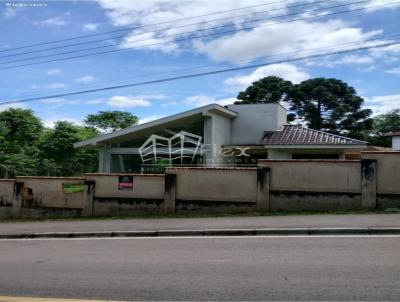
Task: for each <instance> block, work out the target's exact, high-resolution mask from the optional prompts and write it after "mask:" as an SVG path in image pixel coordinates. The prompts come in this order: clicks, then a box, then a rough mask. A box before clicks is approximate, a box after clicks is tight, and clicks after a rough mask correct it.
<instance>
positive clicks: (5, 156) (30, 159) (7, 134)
mask: <svg viewBox="0 0 400 302" xmlns="http://www.w3.org/2000/svg"><path fill="white" fill-rule="evenodd" d="M42 131H43V126H42V123H41V121H40V119H38V118H37V117H36V116H34V114H33V112H32V111H31V110H25V109H14V108H11V109H8V110H5V111H2V112H0V142H1V144H0V163H1V165H2V168H1V169H0V170H1V171H0V172H1V173H0V175H3V176H4V175H5V170H7V172H8V176H9V177H14V176H16V175H35V173H36V170H37V166H38V161H37V158H38V143H39V140H40V136H41V134H42Z"/></svg>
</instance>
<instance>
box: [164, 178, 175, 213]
mask: <svg viewBox="0 0 400 302" xmlns="http://www.w3.org/2000/svg"><path fill="white" fill-rule="evenodd" d="M175 197H176V174H165V193H164V211H165V212H166V213H175Z"/></svg>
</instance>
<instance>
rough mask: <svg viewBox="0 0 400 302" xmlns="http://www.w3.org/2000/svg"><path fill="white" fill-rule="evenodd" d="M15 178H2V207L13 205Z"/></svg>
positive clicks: (0, 202)
mask: <svg viewBox="0 0 400 302" xmlns="http://www.w3.org/2000/svg"><path fill="white" fill-rule="evenodd" d="M14 184H15V179H0V207H7V206H10V207H11V206H12V203H13V200H14Z"/></svg>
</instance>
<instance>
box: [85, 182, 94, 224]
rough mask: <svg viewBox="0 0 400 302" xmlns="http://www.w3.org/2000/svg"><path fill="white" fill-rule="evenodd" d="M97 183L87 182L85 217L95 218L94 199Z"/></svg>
mask: <svg viewBox="0 0 400 302" xmlns="http://www.w3.org/2000/svg"><path fill="white" fill-rule="evenodd" d="M95 185H96V182H95V181H94V180H86V181H85V187H86V190H85V192H86V206H85V208H84V209H83V213H82V214H83V216H86V217H93V198H94V190H95Z"/></svg>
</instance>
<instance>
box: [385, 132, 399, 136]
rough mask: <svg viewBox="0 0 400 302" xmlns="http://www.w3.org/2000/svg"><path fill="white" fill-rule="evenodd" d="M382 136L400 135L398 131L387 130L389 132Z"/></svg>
mask: <svg viewBox="0 0 400 302" xmlns="http://www.w3.org/2000/svg"><path fill="white" fill-rule="evenodd" d="M384 136H400V131H396V132H389V133H386V134H385V135H384Z"/></svg>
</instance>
